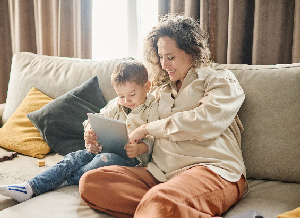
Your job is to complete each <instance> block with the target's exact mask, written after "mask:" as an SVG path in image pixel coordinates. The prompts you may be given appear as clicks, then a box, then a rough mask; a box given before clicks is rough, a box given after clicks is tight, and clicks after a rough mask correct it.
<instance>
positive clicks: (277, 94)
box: [215, 63, 300, 183]
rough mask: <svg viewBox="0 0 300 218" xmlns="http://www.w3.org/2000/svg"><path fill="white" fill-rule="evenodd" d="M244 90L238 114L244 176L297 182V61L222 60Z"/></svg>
mask: <svg viewBox="0 0 300 218" xmlns="http://www.w3.org/2000/svg"><path fill="white" fill-rule="evenodd" d="M215 69H229V70H230V71H232V72H233V73H234V74H235V75H236V77H237V79H238V81H239V83H240V85H241V86H242V88H243V89H244V92H245V96H246V98H245V101H244V103H243V105H242V107H241V109H240V111H239V113H238V114H239V117H240V119H241V121H242V123H243V126H244V128H245V130H244V132H243V134H242V151H243V157H244V161H245V164H246V167H247V177H248V178H254V179H269V180H282V181H288V182H298V183H300V161H299V158H300V111H299V110H300V101H299V100H300V63H295V64H282V65H235V64H222V65H219V66H215Z"/></svg>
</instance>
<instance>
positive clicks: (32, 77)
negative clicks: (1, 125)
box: [2, 52, 123, 122]
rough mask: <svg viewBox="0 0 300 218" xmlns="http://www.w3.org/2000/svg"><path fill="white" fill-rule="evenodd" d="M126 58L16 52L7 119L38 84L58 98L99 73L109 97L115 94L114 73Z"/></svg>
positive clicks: (101, 85) (105, 94)
mask: <svg viewBox="0 0 300 218" xmlns="http://www.w3.org/2000/svg"><path fill="white" fill-rule="evenodd" d="M122 60H123V59H115V60H110V61H92V60H85V59H79V58H66V57H55V56H46V55H38V54H33V53H29V52H20V53H16V54H15V55H14V56H13V61H12V67H11V74H10V81H9V85H8V91H7V99H6V106H5V109H4V112H3V117H2V119H3V122H6V121H7V119H8V118H9V117H10V116H11V114H12V113H13V112H14V111H15V110H16V108H17V107H18V106H19V105H20V104H21V102H22V100H23V99H24V98H25V96H26V94H27V93H28V91H29V90H30V89H31V87H36V88H37V89H39V90H41V91H42V92H43V93H45V94H46V95H48V96H50V97H51V98H57V97H59V96H61V95H63V94H65V93H67V92H68V91H70V90H71V89H73V88H75V87H77V86H79V85H80V84H82V83H83V82H85V81H87V80H88V79H89V78H91V77H93V76H98V79H99V85H100V88H101V91H102V94H103V96H104V98H105V100H106V101H109V100H111V99H113V98H115V97H116V96H117V95H116V93H115V91H114V89H113V87H112V86H111V84H110V76H111V73H112V71H113V70H114V68H115V66H116V65H117V64H118V63H119V62H120V61H122Z"/></svg>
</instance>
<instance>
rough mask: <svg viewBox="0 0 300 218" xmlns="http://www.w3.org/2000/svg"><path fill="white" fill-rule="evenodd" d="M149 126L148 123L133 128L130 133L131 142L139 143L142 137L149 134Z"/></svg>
mask: <svg viewBox="0 0 300 218" xmlns="http://www.w3.org/2000/svg"><path fill="white" fill-rule="evenodd" d="M147 126H148V124H143V125H141V126H140V127H138V128H136V129H135V130H133V131H132V132H131V133H129V139H130V143H139V142H140V141H141V139H143V138H145V137H146V136H147V135H149V132H148V129H147Z"/></svg>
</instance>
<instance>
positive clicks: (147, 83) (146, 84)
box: [144, 81, 151, 92]
mask: <svg viewBox="0 0 300 218" xmlns="http://www.w3.org/2000/svg"><path fill="white" fill-rule="evenodd" d="M144 86H145V88H146V90H147V92H149V91H150V88H151V82H150V81H147V82H146V83H145V85H144Z"/></svg>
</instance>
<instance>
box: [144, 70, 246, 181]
mask: <svg viewBox="0 0 300 218" xmlns="http://www.w3.org/2000/svg"><path fill="white" fill-rule="evenodd" d="M153 94H154V95H155V96H156V98H157V99H158V100H159V116H160V118H161V120H157V121H154V122H151V123H149V124H148V131H149V133H150V134H151V135H152V136H154V137H155V138H156V140H155V144H154V148H153V153H152V160H151V162H150V163H149V164H148V170H149V171H150V172H151V173H152V175H153V176H154V177H155V178H156V179H158V180H159V181H162V182H164V181H167V180H169V179H170V178H172V177H173V176H174V175H176V174H178V173H180V172H182V171H184V170H186V169H188V168H190V167H192V166H196V165H204V166H207V167H209V168H210V169H211V170H212V171H214V172H216V173H217V174H219V175H220V176H221V177H223V178H224V179H226V180H228V181H231V182H236V181H238V180H239V179H240V177H241V175H242V174H243V175H244V176H246V169H245V165H244V162H243V157H242V151H241V132H242V131H243V126H242V123H241V122H240V120H239V118H238V116H237V112H238V111H239V109H240V107H241V105H242V103H243V101H244V98H245V95H244V92H243V89H242V88H241V86H240V85H239V83H238V81H237V79H236V78H235V76H234V74H233V73H232V72H231V71H229V70H222V71H221V70H220V71H215V70H212V69H210V68H206V69H191V70H190V71H189V72H188V74H187V75H186V78H185V79H184V81H183V84H182V87H181V89H180V91H179V92H178V93H177V89H176V85H175V83H173V82H171V83H169V84H167V85H164V86H161V87H156V88H155V89H154V90H153Z"/></svg>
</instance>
